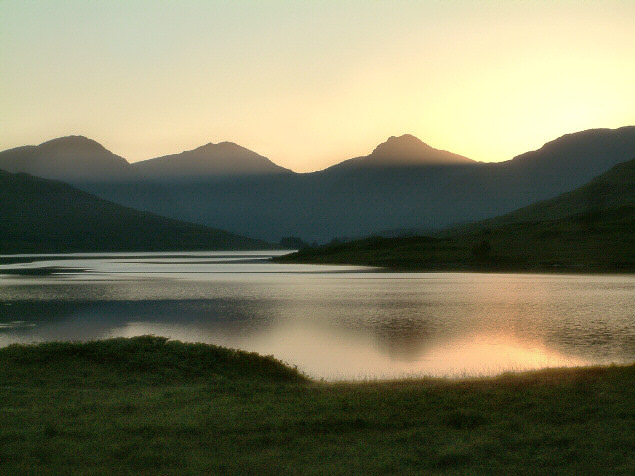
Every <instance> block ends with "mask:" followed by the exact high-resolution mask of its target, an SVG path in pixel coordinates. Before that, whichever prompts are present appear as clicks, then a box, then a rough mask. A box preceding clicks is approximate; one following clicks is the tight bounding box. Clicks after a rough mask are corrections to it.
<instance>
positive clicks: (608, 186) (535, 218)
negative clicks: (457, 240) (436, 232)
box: [458, 152, 635, 230]
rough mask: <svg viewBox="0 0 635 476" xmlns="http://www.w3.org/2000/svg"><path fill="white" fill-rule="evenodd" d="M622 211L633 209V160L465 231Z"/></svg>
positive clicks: (634, 203) (634, 172) (634, 197)
mask: <svg viewBox="0 0 635 476" xmlns="http://www.w3.org/2000/svg"><path fill="white" fill-rule="evenodd" d="M634 155H635V152H634ZM622 207H629V208H635V158H634V159H632V160H629V161H627V162H624V163H621V164H618V165H616V166H615V167H612V168H611V169H610V170H608V171H607V172H605V173H603V174H602V175H600V176H598V177H596V178H594V179H593V180H591V181H590V182H589V183H587V184H585V185H583V186H582V187H579V188H577V189H575V190H573V191H571V192H567V193H563V194H562V195H559V196H557V197H555V198H552V199H550V200H544V201H540V202H537V203H534V204H532V205H529V206H527V207H523V208H521V209H519V210H515V211H513V212H511V213H508V214H506V215H503V216H500V217H495V218H491V219H488V220H483V221H481V222H478V223H475V224H473V225H468V226H466V227H465V229H466V230H467V229H482V228H487V227H492V226H502V225H509V224H516V223H530V222H540V221H545V220H556V219H566V218H567V217H570V216H573V215H578V216H583V215H585V214H587V215H598V214H599V215H601V214H602V213H604V212H605V211H607V210H615V209H619V208H622ZM458 229H461V227H459V228H458Z"/></svg>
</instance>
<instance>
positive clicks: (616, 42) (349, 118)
mask: <svg viewBox="0 0 635 476" xmlns="http://www.w3.org/2000/svg"><path fill="white" fill-rule="evenodd" d="M634 25H635V2H634V1H632V0H624V1H596V2H592V1H585V2H579V1H575V2H574V1H555V0H552V1H533V2H530V1H524V2H516V1H502V0H501V1H498V2H494V1H492V2H476V1H452V0H450V1H391V2H388V1H386V2H382V1H369V0H359V1H346V0H344V1H315V2H302V1H263V0H261V1H258V2H255V1H254V2H247V1H245V2H238V1H219V2H212V1H198V2H197V1H179V2H176V1H175V2H167V1H164V2H159V1H156V2H154V1H134V0H127V1H104V2H94V1H90V2H89V1H85V0H82V1H57V2H52V1H51V2H48V1H42V2H29V1H25V0H16V1H13V0H0V111H1V114H0V149H6V148H9V147H15V146H18V145H23V144H37V143H40V142H43V141H45V140H48V139H51V138H53V137H58V136H63V135H69V134H82V135H86V136H88V137H90V138H92V139H95V140H97V141H98V142H100V143H102V144H103V145H104V146H105V147H107V148H108V149H110V150H111V151H113V152H115V153H117V154H119V155H122V156H124V157H126V158H127V159H128V160H130V161H137V160H141V159H147V158H150V157H155V156H159V155H165V154H169V153H175V152H180V151H182V150H186V149H192V148H195V147H197V146H199V145H202V144H204V143H207V142H219V141H223V140H229V141H233V142H237V143H239V144H241V145H243V146H245V147H248V148H249V149H252V150H254V151H256V152H258V153H260V154H263V155H265V156H267V157H269V158H270V159H271V160H273V161H274V162H276V163H278V164H280V165H282V166H285V167H289V168H292V169H294V170H296V171H308V170H316V169H321V168H324V167H326V166H328V165H330V164H333V163H336V162H339V161H341V160H344V159H347V158H350V157H354V156H359V155H365V154H367V153H369V152H370V151H372V149H373V148H374V147H375V145H377V144H378V143H380V142H383V141H384V140H385V139H386V138H387V137H388V136H390V135H401V134H404V133H410V134H414V135H416V136H417V137H419V138H420V139H422V140H423V141H425V142H427V143H428V144H430V145H432V146H434V147H437V148H442V149H447V150H451V151H453V152H455V153H458V154H462V155H465V156H468V157H470V158H472V159H475V160H483V161H500V160H505V159H509V158H511V157H512V156H514V155H517V154H519V153H522V152H525V151H527V150H530V149H535V148H538V147H540V146H541V145H542V144H543V143H544V142H546V141H548V140H551V139H554V138H556V137H558V136H560V135H562V134H564V133H567V132H575V131H579V130H583V129H589V128H593V127H611V128H613V127H620V126H623V125H630V124H635V53H634V52H635V27H634Z"/></svg>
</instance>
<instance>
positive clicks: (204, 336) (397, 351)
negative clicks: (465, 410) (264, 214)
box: [0, 252, 635, 380]
mask: <svg viewBox="0 0 635 476" xmlns="http://www.w3.org/2000/svg"><path fill="white" fill-rule="evenodd" d="M266 257H267V255H265V254H263V253H262V252H256V253H242V252H238V253H231V252H222V253H216V252H210V253H201V252H199V253H195V254H191V253H187V254H179V253H169V254H165V253H158V254H153V253H144V254H126V256H123V254H113V255H112V256H104V255H103V254H99V255H97V256H84V255H83V256H68V255H66V256H63V257H62V258H63V259H55V258H56V257H55V256H53V255H47V256H42V257H34V256H29V257H22V258H16V257H12V258H10V260H9V261H8V262H7V261H5V264H0V346H5V345H8V344H10V343H12V342H32V341H45V340H87V339H98V338H106V337H113V336H135V335H140V334H156V335H164V336H167V337H170V338H174V339H179V340H184V341H197V342H209V343H214V344H219V345H224V346H228V347H234V348H240V349H245V350H250V351H256V352H259V353H261V354H266V355H271V354H273V355H274V356H275V357H277V358H279V359H282V360H284V361H286V362H288V363H289V364H291V365H297V366H298V367H299V368H300V369H301V370H303V371H305V372H306V373H307V374H309V375H311V376H313V377H317V378H326V379H329V380H342V379H344V380H351V379H360V378H397V377H403V376H413V375H418V376H422V375H433V376H469V375H492V374H498V373H501V372H504V371H510V370H514V371H515V370H526V369H536V368H542V367H552V366H572V365H589V364H606V363H610V362H616V363H630V362H632V361H633V360H635V322H634V321H635V319H634V315H633V311H632V309H635V292H634V291H635V278H634V277H633V276H618V275H553V274H552V275H545V274H542V275H541V274H479V273H392V272H386V271H381V270H374V269H372V268H363V267H356V266H315V265H287V264H275V263H271V262H268V261H266V259H265V258H266Z"/></svg>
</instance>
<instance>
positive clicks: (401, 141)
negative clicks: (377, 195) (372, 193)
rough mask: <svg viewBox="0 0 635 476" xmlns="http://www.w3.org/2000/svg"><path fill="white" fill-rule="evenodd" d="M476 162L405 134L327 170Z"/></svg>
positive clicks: (393, 137)
mask: <svg viewBox="0 0 635 476" xmlns="http://www.w3.org/2000/svg"><path fill="white" fill-rule="evenodd" d="M470 162H474V161H473V160H471V159H468V158H467V157H463V156H462V155H457V154H453V153H451V152H447V151H445V150H439V149H435V148H433V147H430V146H429V145H428V144H426V143H424V142H422V141H421V140H419V139H417V138H416V137H414V136H412V135H410V134H405V135H402V136H400V137H395V136H391V137H389V138H388V140H387V141H386V142H383V143H381V144H379V145H378V146H377V147H376V148H375V150H373V152H372V153H371V154H369V155H367V156H364V157H357V158H355V159H349V160H345V161H344V162H340V163H339V164H336V165H333V166H332V167H329V168H328V169H326V170H329V171H331V172H332V171H335V170H337V171H340V170H343V169H359V168H364V167H382V168H387V167H419V166H443V165H455V164H467V163H470Z"/></svg>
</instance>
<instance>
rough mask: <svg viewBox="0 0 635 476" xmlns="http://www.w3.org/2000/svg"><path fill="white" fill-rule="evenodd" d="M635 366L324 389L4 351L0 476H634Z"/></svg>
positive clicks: (229, 366) (220, 367)
mask: <svg viewBox="0 0 635 476" xmlns="http://www.w3.org/2000/svg"><path fill="white" fill-rule="evenodd" d="M634 384H635V365H631V366H627V367H603V368H600V367H598V368H584V369H568V370H563V369H560V370H545V371H540V372H530V373H523V374H518V375H504V376H501V377H498V378H494V379H479V380H462V381H450V380H433V379H430V380H426V379H424V380H418V381H398V382H374V383H355V384H326V383H317V382H313V381H310V380H308V379H306V378H305V377H304V376H302V375H301V374H300V373H298V372H297V371H295V370H294V369H291V368H289V367H287V366H285V365H283V364H282V363H280V362H277V361H275V360H274V359H272V358H264V357H260V356H257V355H255V354H247V353H244V352H236V351H230V350H227V349H223V348H219V347H213V346H207V345H200V344H197V345H193V344H182V343H179V342H171V341H166V340H165V339H162V338H155V337H142V338H134V339H113V340H107V341H98V342H91V343H86V344H60V343H50V344H42V345H37V346H11V347H8V348H4V349H0V421H2V425H0V473H9V474H46V473H70V472H80V473H87V472H90V473H103V474H106V473H107V474H112V473H117V474H118V473H128V472H134V473H148V474H156V473H174V474H183V473H188V472H193V473H198V472H201V473H202V472H206V473H209V472H214V473H218V472H233V473H238V472H240V473H244V472H251V473H281V472H282V473H290V472H302V473H329V474H330V473H351V472H353V473H377V472H400V473H410V472H417V471H419V472H435V473H450V474H452V473H462V474H463V473H491V472H493V471H494V472H505V473H511V472H514V473H543V474H544V473H553V472H559V473H572V474H574V473H577V474H584V473H594V474H629V473H630V474H632V471H633V470H634V469H635V459H634V454H635V451H634V450H635V443H634V442H635V426H634V423H635V396H634V392H633V385H634Z"/></svg>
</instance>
